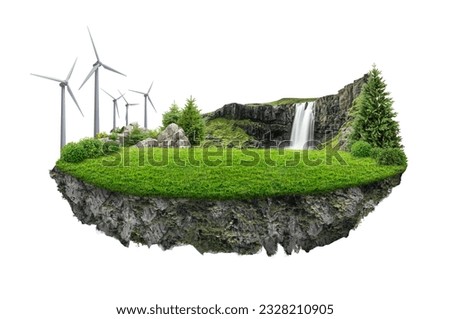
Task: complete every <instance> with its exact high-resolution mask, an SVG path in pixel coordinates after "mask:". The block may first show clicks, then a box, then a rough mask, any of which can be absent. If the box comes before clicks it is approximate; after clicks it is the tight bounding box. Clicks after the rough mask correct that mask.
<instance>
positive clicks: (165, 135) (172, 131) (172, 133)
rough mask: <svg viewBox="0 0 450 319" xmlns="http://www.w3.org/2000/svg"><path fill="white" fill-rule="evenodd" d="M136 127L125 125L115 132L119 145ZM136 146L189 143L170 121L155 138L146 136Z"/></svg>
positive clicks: (164, 145)
mask: <svg viewBox="0 0 450 319" xmlns="http://www.w3.org/2000/svg"><path fill="white" fill-rule="evenodd" d="M135 129H136V126H135V125H132V124H131V125H128V126H125V127H124V128H123V130H122V133H118V134H117V142H118V143H119V144H120V145H124V144H125V141H126V139H127V138H128V137H129V136H130V134H131V132H132V131H133V130H135ZM140 130H141V131H142V132H145V129H140ZM104 141H110V139H109V138H106V139H104ZM135 146H136V147H139V148H142V147H189V146H191V143H190V142H189V139H188V137H187V136H186V134H185V133H184V130H183V129H182V128H181V127H179V126H178V125H177V124H175V123H172V124H169V125H168V126H167V127H166V128H165V129H164V131H162V132H161V133H159V135H158V137H157V138H156V139H155V138H151V137H150V138H146V139H144V140H142V141H140V142H138V143H137V144H136V145H135Z"/></svg>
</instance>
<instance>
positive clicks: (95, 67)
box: [78, 64, 99, 90]
mask: <svg viewBox="0 0 450 319" xmlns="http://www.w3.org/2000/svg"><path fill="white" fill-rule="evenodd" d="M98 67H99V65H98V64H96V65H95V66H94V67H93V68H92V70H91V72H89V74H88V75H87V77H86V79H85V80H84V81H83V83H82V84H81V86H80V89H81V88H82V87H83V85H84V83H86V81H87V80H89V78H90V77H91V76H92V74H94V72H95V71H96V70H97V69H98ZM78 90H79V89H78Z"/></svg>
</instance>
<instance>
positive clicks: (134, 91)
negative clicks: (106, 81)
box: [128, 90, 145, 95]
mask: <svg viewBox="0 0 450 319" xmlns="http://www.w3.org/2000/svg"><path fill="white" fill-rule="evenodd" d="M128 91H131V92H134V93H139V94H143V95H145V93H144V92H140V91H135V90H128Z"/></svg>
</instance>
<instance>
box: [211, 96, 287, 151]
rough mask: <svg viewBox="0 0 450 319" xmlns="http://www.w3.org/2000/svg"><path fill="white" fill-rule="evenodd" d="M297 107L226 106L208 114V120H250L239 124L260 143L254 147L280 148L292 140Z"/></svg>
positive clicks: (265, 105) (235, 104) (237, 104)
mask: <svg viewBox="0 0 450 319" xmlns="http://www.w3.org/2000/svg"><path fill="white" fill-rule="evenodd" d="M294 115H295V105H280V106H276V107H274V106H272V105H268V104H247V105H245V104H239V103H231V104H226V105H224V106H223V107H221V108H220V109H218V110H216V111H214V112H211V113H209V114H207V115H206V116H207V118H208V119H211V120H212V119H215V118H225V119H229V120H238V121H240V120H243V121H245V120H248V121H245V122H242V123H240V124H239V123H238V125H239V127H241V128H242V129H243V130H244V131H245V132H246V133H247V134H249V135H250V136H252V137H253V138H254V139H255V140H256V141H257V142H258V143H257V145H254V146H260V147H261V146H263V147H270V146H279V145H280V144H281V143H282V142H283V141H288V140H289V139H290V134H291V127H292V122H293V120H294Z"/></svg>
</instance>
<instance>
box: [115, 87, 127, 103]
mask: <svg viewBox="0 0 450 319" xmlns="http://www.w3.org/2000/svg"><path fill="white" fill-rule="evenodd" d="M117 91H119V94H120V95H121V96H122V97H123V99H124V100H125V103H126V104H128V101H127V99H126V98H125V96H124V95H125V93H123V94H122V93H121V92H120V90H117Z"/></svg>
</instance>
